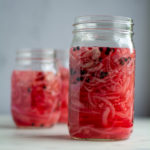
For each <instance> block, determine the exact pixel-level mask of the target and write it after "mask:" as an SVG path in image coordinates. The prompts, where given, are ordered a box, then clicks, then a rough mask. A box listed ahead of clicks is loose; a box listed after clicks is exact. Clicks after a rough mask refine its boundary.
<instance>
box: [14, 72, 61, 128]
mask: <svg viewBox="0 0 150 150" xmlns="http://www.w3.org/2000/svg"><path fill="white" fill-rule="evenodd" d="M60 90H61V80H60V76H59V75H56V74H54V73H52V72H41V71H17V70H14V71H13V74H12V93H11V98H12V101H11V111H12V116H13V119H14V121H15V123H16V125H17V126H18V127H49V126H52V125H54V124H55V123H56V122H57V121H58V119H59V117H60V106H61V101H60Z"/></svg>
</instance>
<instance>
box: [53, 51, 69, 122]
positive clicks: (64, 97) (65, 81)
mask: <svg viewBox="0 0 150 150" xmlns="http://www.w3.org/2000/svg"><path fill="white" fill-rule="evenodd" d="M56 58H57V62H58V66H59V72H60V75H61V80H62V90H61V101H62V104H61V115H60V118H59V121H58V122H59V123H66V124H67V123H68V92H69V53H68V51H67V50H61V49H57V50H56Z"/></svg>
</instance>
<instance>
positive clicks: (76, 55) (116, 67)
mask: <svg viewBox="0 0 150 150" xmlns="http://www.w3.org/2000/svg"><path fill="white" fill-rule="evenodd" d="M73 27H74V30H73V35H74V36H73V41H72V45H71V48H70V85H69V124H68V125H69V132H70V135H71V137H72V138H75V139H107V140H122V139H127V138H128V137H129V136H130V134H131V132H132V127H133V114H134V108H133V106H134V81H135V49H134V45H133V40H132V36H133V21H132V19H131V18H127V17H119V16H101V15H98V16H81V17H77V18H76V19H75V22H74V24H73Z"/></svg>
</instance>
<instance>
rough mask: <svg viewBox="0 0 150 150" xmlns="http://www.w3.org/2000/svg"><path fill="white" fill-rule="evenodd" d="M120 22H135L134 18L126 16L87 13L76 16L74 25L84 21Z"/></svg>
mask: <svg viewBox="0 0 150 150" xmlns="http://www.w3.org/2000/svg"><path fill="white" fill-rule="evenodd" d="M100 22H118V23H120V24H131V25H132V24H133V19H132V18H130V17H124V16H113V15H85V16H77V17H75V21H74V24H73V26H75V25H77V24H84V23H100Z"/></svg>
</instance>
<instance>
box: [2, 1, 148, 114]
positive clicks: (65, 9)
mask: <svg viewBox="0 0 150 150" xmlns="http://www.w3.org/2000/svg"><path fill="white" fill-rule="evenodd" d="M89 14H92V15H94V14H110V15H119V16H128V17H132V18H133V20H134V23H135V26H134V31H135V37H134V41H135V47H136V51H137V62H136V91H135V114H136V115H139V116H142V115H149V116H150V109H149V107H150V89H149V87H150V79H149V74H150V65H149V56H150V49H149V47H150V17H149V16H150V1H149V0H76V1H75V0H74V1H73V0H0V114H3V113H10V74H11V71H12V69H13V65H14V59H15V51H16V49H18V48H26V47H27V48H35V47H40V48H48V47H55V48H61V49H62V48H63V49H67V48H69V46H70V43H71V39H72V26H71V25H72V23H73V19H74V17H75V16H79V15H89Z"/></svg>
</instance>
